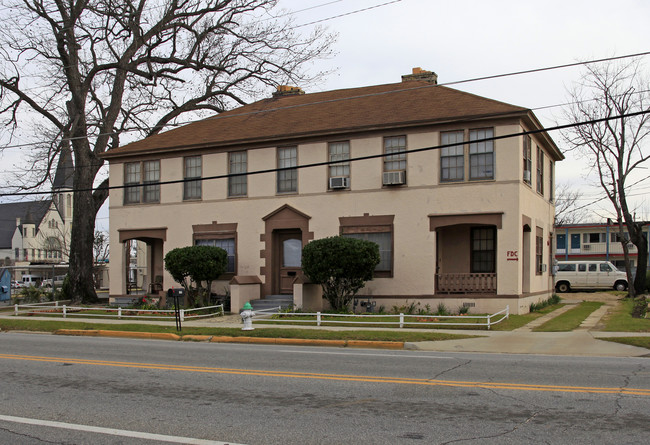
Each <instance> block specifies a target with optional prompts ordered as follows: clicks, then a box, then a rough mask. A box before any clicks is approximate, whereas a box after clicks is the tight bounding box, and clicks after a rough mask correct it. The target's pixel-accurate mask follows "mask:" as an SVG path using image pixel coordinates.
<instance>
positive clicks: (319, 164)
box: [0, 110, 650, 197]
mask: <svg viewBox="0 0 650 445" xmlns="http://www.w3.org/2000/svg"><path fill="white" fill-rule="evenodd" d="M648 113H650V110H643V111H637V112H635V113H627V114H621V115H618V116H610V117H605V118H600V119H591V120H588V121H583V122H577V123H571V124H564V125H556V126H554V127H549V128H542V129H537V130H528V131H522V132H518V133H511V134H506V135H501V136H492V137H489V138H482V139H475V140H472V141H464V142H462V143H452V144H441V145H434V146H429V147H423V148H413V149H409V150H405V151H403V152H400V154H401V153H404V154H411V153H420V152H425V151H432V150H438V149H441V148H447V147H455V146H458V145H468V144H470V143H472V144H475V143H480V142H488V141H496V140H501V139H509V138H513V137H519V136H524V135H530V134H539V133H548V132H549V131H557V130H563V129H566V128H572V127H577V126H581V125H593V124H597V123H599V122H606V121H609V120H614V119H621V118H629V117H634V116H640V115H644V114H648ZM495 117H498V116H495ZM394 155H395V153H378V154H374V155H367V156H358V157H355V158H350V159H348V160H346V161H343V162H350V163H351V162H357V161H366V160H370V159H378V158H384V157H387V156H394ZM335 164H341V161H340V160H337V161H323V162H314V163H311V164H303V165H297V166H295V167H280V168H270V169H264V170H256V171H252V172H245V173H227V174H223V175H215V176H205V177H201V178H183V179H176V180H170V181H158V182H151V183H138V184H128V185H112V186H108V187H106V189H107V190H120V189H127V188H136V187H144V186H147V185H155V186H156V185H170V184H181V183H186V182H196V181H201V182H203V181H209V180H214V179H225V178H233V177H239V176H253V175H261V174H266V173H277V172H281V171H289V170H301V169H306V168H313V167H322V166H329V165H335ZM98 189H99V188H87V189H74V190H73V192H94V191H96V190H98ZM43 194H47V193H44V192H16V193H2V194H0V197H5V196H29V195H43Z"/></svg>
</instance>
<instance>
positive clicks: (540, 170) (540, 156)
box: [537, 147, 544, 196]
mask: <svg viewBox="0 0 650 445" xmlns="http://www.w3.org/2000/svg"><path fill="white" fill-rule="evenodd" d="M537 193H539V194H540V195H542V196H543V195H544V152H543V151H542V149H541V148H539V147H537Z"/></svg>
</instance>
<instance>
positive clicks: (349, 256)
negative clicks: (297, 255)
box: [302, 236, 380, 311]
mask: <svg viewBox="0 0 650 445" xmlns="http://www.w3.org/2000/svg"><path fill="white" fill-rule="evenodd" d="M379 261H380V257H379V246H378V245H377V243H373V242H371V241H364V240H360V239H356V238H347V237H343V236H333V237H329V238H322V239H319V240H314V241H312V242H310V243H309V244H307V245H306V246H305V247H304V248H303V250H302V271H303V273H304V274H305V275H306V276H307V278H309V279H310V280H311V282H312V283H316V284H320V285H321V287H322V288H323V297H324V298H325V299H327V301H329V303H330V306H331V307H332V309H333V310H334V311H341V310H344V311H347V310H348V307H349V306H350V303H351V302H352V299H353V298H354V296H355V295H356V294H357V292H359V290H360V289H362V288H363V287H364V286H365V284H366V281H368V280H372V277H373V273H374V270H375V267H376V266H377V265H378V264H379Z"/></svg>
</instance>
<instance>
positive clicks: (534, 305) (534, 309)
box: [529, 294, 561, 312]
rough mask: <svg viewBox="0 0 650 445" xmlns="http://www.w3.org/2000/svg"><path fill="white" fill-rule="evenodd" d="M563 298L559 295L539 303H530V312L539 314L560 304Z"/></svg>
mask: <svg viewBox="0 0 650 445" xmlns="http://www.w3.org/2000/svg"><path fill="white" fill-rule="evenodd" d="M560 300H561V298H560V297H559V296H558V295H557V294H553V295H551V296H550V297H549V298H547V299H546V300H543V301H539V302H537V303H530V307H529V311H530V312H537V311H541V310H542V309H544V308H545V307H547V306H552V305H554V304H558V303H559V302H560Z"/></svg>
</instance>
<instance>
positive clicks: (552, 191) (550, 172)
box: [548, 159, 555, 202]
mask: <svg viewBox="0 0 650 445" xmlns="http://www.w3.org/2000/svg"><path fill="white" fill-rule="evenodd" d="M553 169H554V165H553V160H552V159H551V160H550V161H549V163H548V195H549V196H548V200H549V202H553V201H554V200H555V184H554V183H553Z"/></svg>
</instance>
